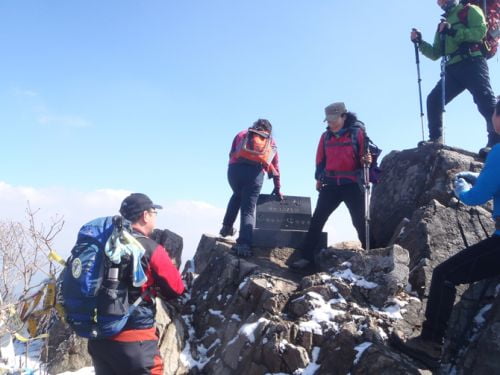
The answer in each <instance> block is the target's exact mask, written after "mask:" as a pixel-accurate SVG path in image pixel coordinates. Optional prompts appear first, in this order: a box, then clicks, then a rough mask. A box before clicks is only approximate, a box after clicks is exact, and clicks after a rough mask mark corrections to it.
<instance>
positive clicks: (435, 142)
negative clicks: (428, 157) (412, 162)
mask: <svg viewBox="0 0 500 375" xmlns="http://www.w3.org/2000/svg"><path fill="white" fill-rule="evenodd" d="M443 143H444V142H443V137H442V136H441V137H437V138H430V139H429V140H428V141H420V142H418V143H417V147H423V146H428V145H442V144H443Z"/></svg>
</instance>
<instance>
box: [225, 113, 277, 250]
mask: <svg viewBox="0 0 500 375" xmlns="http://www.w3.org/2000/svg"><path fill="white" fill-rule="evenodd" d="M272 129H273V128H272V125H271V123H270V122H269V121H268V120H266V119H258V120H257V121H255V122H254V123H253V125H252V126H251V127H250V128H248V129H246V130H243V131H241V132H239V133H238V134H237V135H236V136H235V137H234V139H233V143H232V145H231V151H230V153H229V166H228V171H227V178H228V181H229V185H230V186H231V189H232V191H233V194H232V195H231V198H230V199H229V203H228V205H227V209H226V213H225V215H224V219H223V221H222V228H221V230H220V232H219V234H220V235H221V236H222V237H228V236H233V235H235V234H236V230H235V229H234V227H233V224H234V222H235V221H236V217H237V216H238V212H240V231H239V235H238V238H237V239H236V244H235V245H234V246H233V247H232V251H233V252H234V253H235V254H236V255H237V256H240V257H249V256H251V255H252V237H253V228H254V225H255V207H256V205H257V198H258V197H259V194H260V191H261V189H262V184H263V182H264V174H267V175H268V177H269V178H272V179H273V183H274V189H273V191H272V193H271V194H273V195H275V196H276V197H277V199H279V200H282V199H283V195H282V194H281V190H280V188H281V184H280V171H279V161H278V150H277V147H276V142H275V140H274V138H273V136H272Z"/></svg>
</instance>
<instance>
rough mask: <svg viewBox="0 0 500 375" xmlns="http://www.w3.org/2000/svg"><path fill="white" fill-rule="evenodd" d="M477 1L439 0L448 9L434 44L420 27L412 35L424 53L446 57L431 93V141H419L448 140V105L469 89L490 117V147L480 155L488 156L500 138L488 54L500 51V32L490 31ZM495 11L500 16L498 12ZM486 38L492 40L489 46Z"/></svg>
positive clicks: (487, 118) (491, 4)
mask: <svg viewBox="0 0 500 375" xmlns="http://www.w3.org/2000/svg"><path fill="white" fill-rule="evenodd" d="M475 2H478V1H477V0H476V1H470V0H469V1H467V0H463V1H462V2H461V3H459V1H458V0H437V3H438V5H439V6H440V7H441V8H442V9H443V10H444V12H445V13H444V14H443V17H444V18H443V19H442V20H441V22H440V23H439V25H438V27H437V31H436V34H435V37H434V42H433V43H432V44H430V43H428V42H426V41H424V40H423V39H422V33H421V32H420V31H419V30H417V29H413V30H412V32H411V36H410V38H411V41H412V42H413V43H415V44H416V46H418V49H419V50H420V52H421V53H422V54H423V55H424V56H426V57H428V58H430V59H431V60H437V59H439V58H441V59H442V60H441V63H442V68H441V70H442V72H441V79H440V81H439V82H438V83H437V84H436V86H435V87H434V89H432V91H431V92H430V94H429V96H428V97H427V120H428V127H429V141H428V142H420V143H419V145H420V144H425V143H435V144H442V143H444V131H443V113H444V111H445V105H446V104H447V103H449V102H450V101H452V100H453V99H454V98H455V97H456V96H458V95H459V94H461V93H462V92H463V91H464V90H468V91H469V92H470V93H471V94H472V97H473V99H474V103H476V105H477V108H478V110H479V112H480V113H481V115H482V116H483V117H484V119H485V121H486V130H487V133H488V141H487V144H486V147H484V148H482V149H481V150H480V151H479V154H480V156H483V157H484V156H485V155H486V154H487V153H488V152H489V150H490V149H491V147H493V146H494V145H495V144H497V143H498V142H500V136H499V135H498V134H496V133H495V130H494V129H493V125H492V123H491V116H492V114H493V109H494V107H495V96H494V93H493V90H492V88H491V85H490V77H489V71H488V65H487V62H486V58H489V57H491V56H492V55H493V54H494V53H495V51H496V46H495V45H494V43H498V35H496V36H492V34H490V33H489V30H488V23H487V22H486V19H485V15H484V14H483V11H482V10H481V8H480V7H479V6H476V5H473V4H472V3H475ZM485 3H486V2H485ZM487 3H488V4H489V5H488V7H496V9H497V10H496V11H495V12H497V11H498V7H499V5H498V1H497V0H487ZM490 9H491V8H490ZM487 11H488V10H487ZM494 14H496V17H498V13H494ZM493 23H495V24H496V26H491V27H497V28H498V18H496V22H494V21H493ZM497 32H498V30H497ZM486 41H488V42H489V44H488V46H487V47H485V42H486Z"/></svg>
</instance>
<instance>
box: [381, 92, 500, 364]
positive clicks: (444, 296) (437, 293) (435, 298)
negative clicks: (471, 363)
mask: <svg viewBox="0 0 500 375" xmlns="http://www.w3.org/2000/svg"><path fill="white" fill-rule="evenodd" d="M492 124H493V127H494V129H495V132H496V133H497V134H500V96H499V97H498V98H497V104H496V107H495V112H494V114H493V116H492ZM454 193H455V195H456V197H457V198H458V199H459V200H460V201H462V202H463V203H464V204H467V205H473V206H474V205H481V204H484V203H486V202H488V201H489V200H491V199H493V215H492V216H493V219H494V220H495V224H496V230H495V232H494V233H493V234H492V235H491V236H489V237H488V238H486V239H484V240H482V241H480V242H478V243H477V244H475V245H472V246H468V247H466V248H465V249H464V250H462V251H460V252H458V253H456V254H455V255H453V256H452V257H451V258H449V259H447V260H445V261H444V262H443V263H441V264H440V265H438V266H437V267H436V268H435V269H434V271H433V273H432V280H431V286H430V289H429V297H428V300H427V307H426V310H425V321H424V322H423V324H422V332H421V334H420V335H419V336H417V337H414V338H411V339H409V340H407V341H406V342H405V341H404V339H403V338H402V337H401V336H402V335H401V334H395V335H393V337H392V338H391V339H392V342H393V344H394V345H395V346H397V347H398V348H399V349H400V350H402V351H403V352H404V353H406V354H408V355H410V356H411V357H413V358H416V359H418V360H420V361H422V362H423V363H425V364H427V365H428V366H429V367H431V368H435V367H439V359H440V357H441V351H442V346H443V338H444V335H445V332H446V328H447V325H448V320H449V319H450V315H451V312H452V309H453V304H454V302H455V295H456V287H457V285H460V284H468V283H473V282H476V281H479V280H483V279H486V278H490V277H495V276H498V275H500V145H498V144H497V145H496V146H494V147H493V148H492V149H491V151H490V153H489V154H488V156H487V158H486V162H485V164H484V167H483V169H482V171H481V173H474V172H469V171H464V172H459V173H458V174H457V175H456V177H455V181H454Z"/></svg>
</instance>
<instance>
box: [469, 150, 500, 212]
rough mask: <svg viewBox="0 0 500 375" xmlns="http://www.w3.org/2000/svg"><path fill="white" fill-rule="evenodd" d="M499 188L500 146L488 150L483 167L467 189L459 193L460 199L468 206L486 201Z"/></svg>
mask: <svg viewBox="0 0 500 375" xmlns="http://www.w3.org/2000/svg"><path fill="white" fill-rule="evenodd" d="M499 190H500V147H499V146H495V147H493V148H492V150H491V151H490V153H489V155H488V157H487V159H486V163H485V164H484V168H483V170H482V171H481V173H480V174H479V177H478V178H477V181H476V183H475V184H474V186H473V187H472V189H470V190H469V191H466V192H463V193H462V194H460V200H461V201H462V202H464V203H465V204H468V205H470V206H475V205H479V204H483V203H486V202H488V201H489V200H490V199H492V198H493V196H494V195H496V194H497V192H498V191H499Z"/></svg>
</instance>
